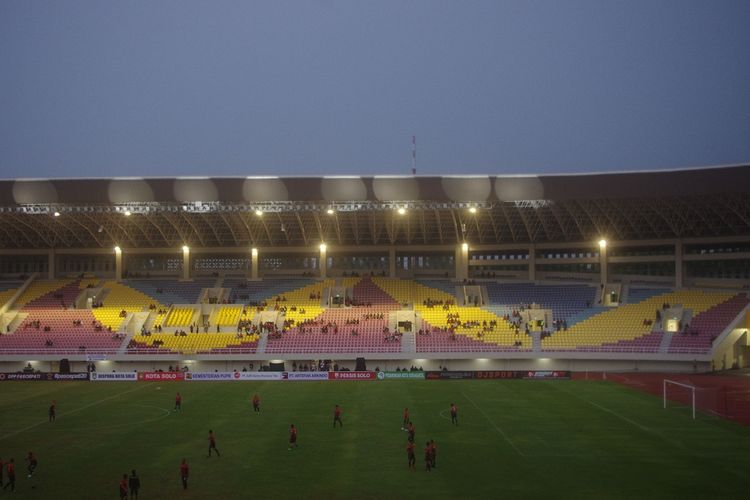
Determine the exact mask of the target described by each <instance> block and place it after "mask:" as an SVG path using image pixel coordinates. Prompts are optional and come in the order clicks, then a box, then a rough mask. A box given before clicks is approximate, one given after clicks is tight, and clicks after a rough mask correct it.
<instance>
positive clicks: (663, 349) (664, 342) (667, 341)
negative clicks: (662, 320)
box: [657, 333, 672, 354]
mask: <svg viewBox="0 0 750 500" xmlns="http://www.w3.org/2000/svg"><path fill="white" fill-rule="evenodd" d="M670 345H672V334H668V333H665V334H663V335H662V337H661V343H660V344H659V349H658V350H657V352H659V353H662V354H666V353H668V352H669V346H670Z"/></svg>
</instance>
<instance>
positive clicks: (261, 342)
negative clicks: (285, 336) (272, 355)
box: [255, 333, 268, 354]
mask: <svg viewBox="0 0 750 500" xmlns="http://www.w3.org/2000/svg"><path fill="white" fill-rule="evenodd" d="M267 344H268V334H267V333H261V334H260V338H259V339H258V347H256V348H255V352H256V354H265V352H266V345H267Z"/></svg>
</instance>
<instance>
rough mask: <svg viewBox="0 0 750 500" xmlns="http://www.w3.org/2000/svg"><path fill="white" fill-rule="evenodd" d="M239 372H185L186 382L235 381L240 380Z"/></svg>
mask: <svg viewBox="0 0 750 500" xmlns="http://www.w3.org/2000/svg"><path fill="white" fill-rule="evenodd" d="M239 379H240V374H239V372H185V380H192V381H211V380H213V381H216V382H221V381H233V380H239Z"/></svg>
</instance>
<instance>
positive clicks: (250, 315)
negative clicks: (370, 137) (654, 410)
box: [0, 165, 750, 371]
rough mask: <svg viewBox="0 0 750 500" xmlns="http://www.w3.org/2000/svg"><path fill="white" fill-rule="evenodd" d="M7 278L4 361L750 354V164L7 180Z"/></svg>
mask: <svg viewBox="0 0 750 500" xmlns="http://www.w3.org/2000/svg"><path fill="white" fill-rule="evenodd" d="M0 275H1V276H2V281H0V307H1V309H0V330H1V332H2V335H0V356H2V363H3V364H4V365H5V368H6V370H5V371H11V370H14V369H17V368H18V367H19V366H23V365H25V364H26V363H27V362H28V361H29V360H31V361H32V362H33V363H40V364H44V365H45V366H46V364H47V363H57V362H59V361H60V360H61V359H68V360H70V362H71V363H72V364H74V365H78V364H80V366H84V365H85V364H87V363H89V362H91V361H105V360H106V361H108V362H113V363H118V364H123V366H132V367H149V368H153V367H156V366H160V364H171V363H180V364H182V363H183V362H196V363H205V364H206V366H213V365H212V363H214V364H216V365H217V366H218V365H219V364H220V365H221V366H230V367H240V366H245V365H247V364H248V362H255V363H258V364H263V363H266V362H270V361H274V362H279V361H283V362H287V363H292V362H300V361H303V360H318V359H327V360H336V362H337V363H338V364H340V365H341V366H345V365H347V364H350V365H352V366H354V362H355V360H356V359H358V358H365V359H367V360H375V363H376V364H379V365H380V366H382V367H387V366H399V365H410V364H419V365H424V366H432V365H434V367H433V368H435V367H437V366H438V365H444V364H446V362H447V361H446V360H450V363H451V367H455V368H464V367H465V368H466V369H471V368H472V367H476V366H480V365H481V367H482V369H511V368H512V369H562V370H573V371H584V370H604V369H620V370H634V369H641V370H658V371H680V370H689V371H709V370H712V369H728V368H731V367H743V366H747V365H748V364H750V352H749V351H748V349H749V348H748V335H747V329H748V327H750V317H748V310H749V309H748V304H750V298H749V297H748V293H750V289H748V285H749V284H750V166H746V165H739V166H726V167H712V168H699V169H684V170H674V171H658V172H631V173H606V174H587V175H542V176H513V177H510V176H509V177H492V176H444V177H418V176H410V177H316V178H312V177H306V178H301V177H300V178H294V177H290V178H269V177H262V178H255V177H247V178H144V179H141V178H138V179H135V178H113V179H64V180H63V179H60V180H55V179H50V180H45V179H34V180H28V179H23V180H5V181H0ZM125 364H127V365H125Z"/></svg>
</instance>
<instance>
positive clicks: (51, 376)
mask: <svg viewBox="0 0 750 500" xmlns="http://www.w3.org/2000/svg"><path fill="white" fill-rule="evenodd" d="M88 379H89V374H88V373H65V374H63V373H23V372H21V373H0V382H2V381H4V380H11V381H13V380H52V381H63V380H88Z"/></svg>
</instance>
